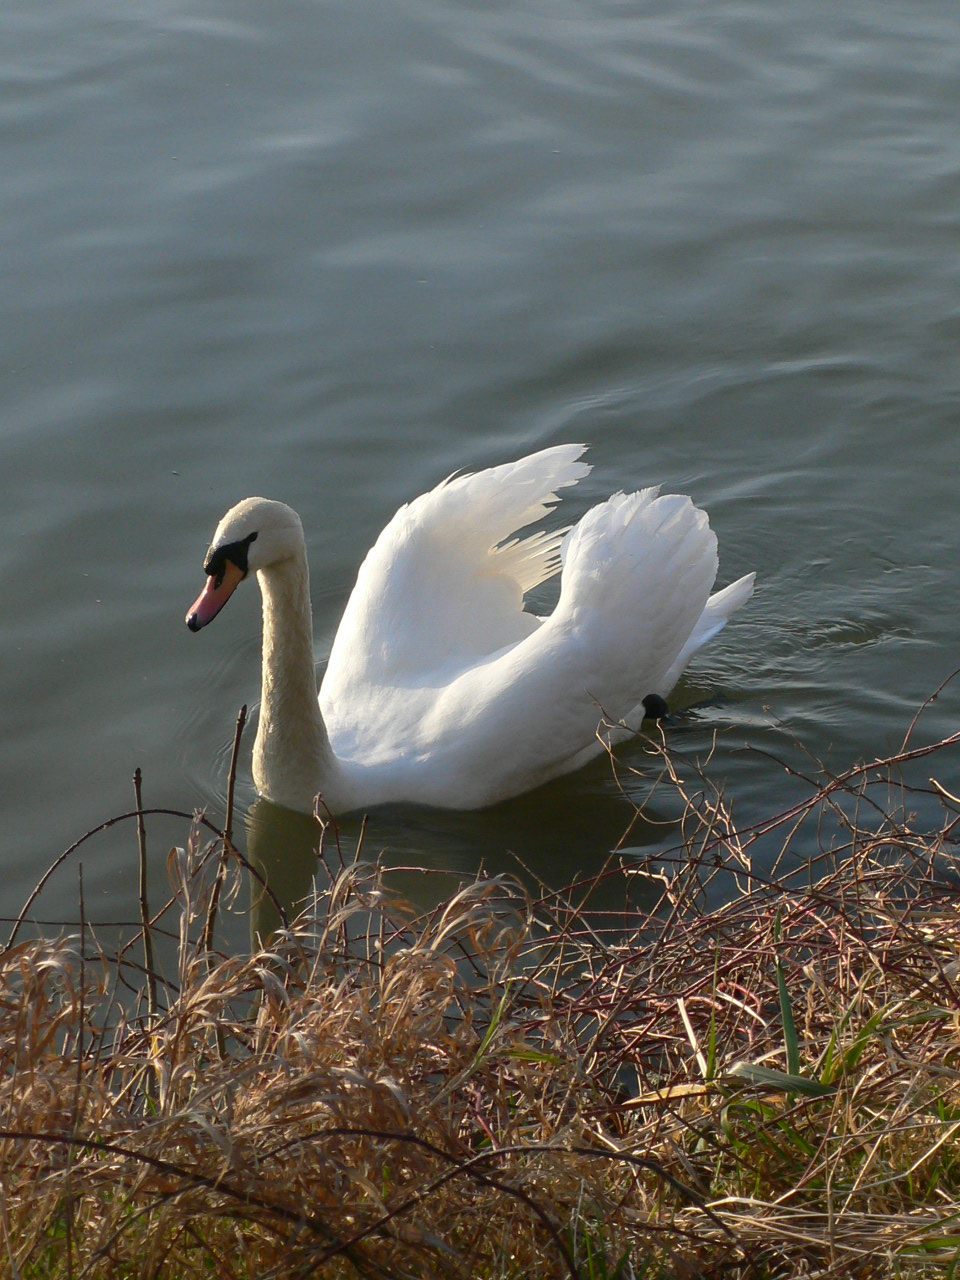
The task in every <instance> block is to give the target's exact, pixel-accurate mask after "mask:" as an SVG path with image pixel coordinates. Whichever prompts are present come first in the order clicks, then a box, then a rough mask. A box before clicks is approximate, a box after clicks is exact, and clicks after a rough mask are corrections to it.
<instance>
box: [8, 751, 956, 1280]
mask: <svg viewBox="0 0 960 1280" xmlns="http://www.w3.org/2000/svg"><path fill="white" fill-rule="evenodd" d="M955 745H956V743H955V742H954V740H948V741H947V742H946V743H944V744H937V745H936V746H932V747H930V748H924V749H923V751H924V753H925V758H924V757H922V756H918V755H917V754H916V753H917V751H918V750H920V749H918V748H914V747H912V746H911V745H910V744H909V743H907V744H905V746H904V751H903V752H902V753H901V754H900V755H899V756H896V757H893V758H891V759H890V760H886V761H882V762H878V763H876V764H873V765H870V766H860V767H859V768H858V769H856V770H852V771H851V772H850V773H849V774H847V775H844V776H843V777H842V778H836V777H827V776H823V775H822V776H821V777H820V779H819V782H818V784H817V785H816V786H813V787H812V788H811V790H810V792H809V794H808V795H807V797H806V799H804V800H803V801H798V802H797V804H796V805H794V806H792V807H791V808H790V809H789V810H788V811H787V812H785V813H782V814H779V815H777V816H776V817H775V818H773V819H771V820H770V821H769V822H766V823H763V824H758V825H756V826H754V827H752V828H749V829H742V830H738V829H737V827H736V825H735V823H734V821H733V818H732V815H731V813H730V811H729V807H728V805H727V803H726V800H725V798H724V796H723V794H722V793H721V792H720V791H719V790H717V789H714V788H711V786H710V784H709V783H708V782H707V781H706V779H705V777H704V775H703V774H702V773H700V772H699V771H698V770H696V769H694V768H693V767H692V766H691V765H690V764H680V763H678V762H677V761H675V760H674V759H673V758H671V757H670V756H669V755H668V754H667V753H666V752H665V751H661V752H660V754H659V757H658V760H659V768H660V773H661V782H660V784H659V787H660V788H661V789H662V788H664V787H668V788H669V789H670V794H671V795H673V796H676V797H678V800H679V802H680V803H679V804H678V822H677V830H678V831H679V832H680V834H681V836H682V840H681V842H680V843H678V844H677V847H676V848H675V849H674V850H672V851H666V852H660V853H658V854H657V855H655V857H654V858H653V859H652V860H650V861H649V862H648V863H646V864H643V863H640V862H638V861H636V860H635V859H634V860H631V861H630V862H629V863H626V862H625V863H624V864H623V865H620V863H619V862H616V863H615V864H614V863H611V864H610V865H609V866H608V867H607V868H606V869H605V870H604V871H603V873H602V879H603V882H604V886H605V888H606V889H607V890H609V887H610V884H611V882H614V881H618V882H619V883H620V884H621V885H622V887H623V890H624V904H625V905H624V908H623V910H622V911H618V913H617V914H616V916H615V917H614V916H612V915H605V914H604V913H603V912H601V911H599V910H596V911H594V910H591V905H590V903H591V895H592V894H593V893H594V892H595V890H596V888H597V882H596V880H594V881H589V882H588V881H584V882H583V883H581V884H578V885H575V886H571V887H569V888H568V889H567V890H565V891H564V892H562V893H554V892H548V891H546V890H540V891H537V892H532V891H531V889H530V886H529V885H528V886H527V888H526V889H522V888H521V887H520V886H519V885H518V884H515V883H512V882H509V881H506V880H503V879H480V880H478V881H477V882H475V883H472V884H467V885H464V886H462V887H460V888H459V889H458V890H457V891H456V892H455V893H454V894H453V895H452V896H450V897H448V898H446V899H445V900H444V901H443V902H442V903H441V904H440V905H439V906H437V907H436V908H435V909H434V910H432V911H429V912H422V911H417V910H416V909H414V908H413V907H411V906H409V905H407V904H405V903H403V902H402V901H400V900H398V899H397V898H396V897H395V896H394V895H393V894H392V893H391V892H390V890H389V887H388V886H389V875H388V874H387V873H384V872H383V871H381V869H380V868H379V867H377V866H374V865H370V864H368V863H364V862H362V861H354V862H350V861H349V860H348V859H344V858H343V856H342V853H341V855H340V856H339V857H338V858H337V861H336V864H335V865H332V866H328V865H327V864H326V862H324V861H323V860H322V858H321V861H320V862H319V863H318V887H317V891H316V896H315V900H314V901H313V903H312V904H311V906H310V909H309V910H308V911H306V912H304V913H303V914H302V915H300V917H299V918H298V919H296V920H295V921H294V922H293V923H292V924H291V925H290V926H289V927H288V928H285V929H284V930H283V931H281V932H280V933H278V934H277V935H276V936H275V937H274V938H273V939H272V941H271V942H270V944H269V946H267V947H265V948H263V949H261V950H258V951H255V952H254V953H252V954H246V955H238V956H232V957H231V956H226V957H224V956H218V955H216V954H215V953H214V951H213V949H212V937H211V927H210V921H211V920H212V918H213V912H212V911H211V899H212V898H213V897H214V895H217V896H218V895H219V892H220V883H221V870H220V868H221V866H222V864H221V862H220V861H219V860H218V857H217V856H214V855H217V854H218V853H219V849H220V846H217V845H216V844H215V843H208V844H205V840H206V839H207V837H206V836H205V834H204V831H205V828H204V826H203V825H202V824H201V822H200V821H199V820H198V821H195V822H194V823H193V825H192V828H191V830H190V834H189V838H188V839H187V841H186V843H185V847H184V848H183V849H179V850H174V851H173V852H172V853H171V855H170V862H169V872H170V876H171V881H172V883H173V886H174V901H175V908H174V909H175V910H176V911H177V912H178V917H179V922H180V923H179V937H178V940H177V942H176V946H175V948H174V953H173V963H174V967H175V970H176V972H175V974H174V976H172V977H168V978H167V979H166V980H161V979H160V978H159V977H158V978H157V981H158V984H159V985H158V993H157V998H156V1006H155V1007H154V1008H153V1009H151V1008H150V1007H149V1006H148V1004H147V1000H146V996H145V995H144V996H143V997H142V998H140V999H138V998H137V997H136V995H134V996H133V997H131V996H130V994H129V992H130V991H131V990H133V991H134V992H135V993H136V992H139V991H140V990H141V989H142V988H143V987H144V984H145V978H144V975H143V973H142V971H141V970H140V969H139V968H137V966H136V965H135V963H134V961H133V960H132V958H131V956H132V954H133V952H132V950H131V945H130V944H129V943H128V944H127V945H126V947H125V948H124V949H122V950H121V952H120V954H119V955H116V954H115V955H113V956H112V957H111V956H108V955H107V954H106V953H105V952H104V951H102V950H101V949H99V948H98V947H97V946H96V945H95V942H94V940H93V934H92V933H91V931H90V929H89V926H88V924H87V923H86V922H85V923H84V928H83V930H82V931H81V936H80V937H79V938H63V939H60V940H57V941H36V940H31V941H24V940H21V939H20V938H19V937H16V936H15V937H14V939H13V940H12V943H11V945H9V946H8V947H7V949H6V951H5V952H4V953H3V955H2V957H0V1274H5V1275H9V1276H11V1277H28V1276H29V1277H34V1276H36V1277H40V1276H43V1277H48V1276H49V1277H66V1276H69V1277H71V1278H72V1277H81V1276H89V1277H114V1276H138V1277H139V1276H150V1277H157V1278H158V1280H159V1278H160V1277H164V1278H167V1277H169V1278H171V1280H172V1278H179V1277H187V1276H195V1275H199V1274H210V1275H215V1276H218V1277H225V1278H231V1277H253V1276H257V1277H272V1276H275V1277H284V1278H287V1277H290V1278H293V1277H297V1276H323V1277H328V1276H329V1277H340V1276H343V1277H349V1276H361V1277H397V1278H399V1277H464V1278H467V1277H470V1278H471V1280H472V1278H474V1277H490V1278H491V1280H500V1278H503V1280H506V1278H507V1277H516V1278H518V1280H519V1278H520V1277H523V1278H524V1280H527V1278H529V1280H536V1278H538V1277H557V1276H571V1277H597V1278H599V1277H607V1278H611V1277H614V1276H619V1277H623V1278H624V1280H626V1278H627V1277H641V1276H642V1277H653V1276H664V1277H707V1276H711V1277H712V1276H716V1277H719V1276H725V1277H726V1276H733V1277H736V1276H741V1277H748V1276H749V1277H775V1276H783V1277H786V1276H795V1275H804V1276H822V1277H828V1276H829V1277H838V1278H839V1277H848V1276H855V1277H874V1276H876V1277H879V1276H908V1275H921V1274H929V1275H937V1276H941V1275H942V1276H947V1275H951V1274H960V1146H958V1136H960V977H958V974H960V912H958V908H957V901H956V888H955V884H954V882H953V881H952V880H951V876H952V873H953V870H954V860H955V844H954V832H955V828H956V825H957V823H958V822H960V816H958V813H960V803H958V802H957V801H956V800H955V799H954V797H953V790H955V789H951V788H949V787H947V786H945V785H944V784H943V783H940V782H938V783H937V784H935V785H929V784H924V785H923V786H922V787H921V788H920V789H919V790H918V791H911V790H910V787H909V786H908V785H907V782H906V781H905V779H904V777H903V776H902V775H903V770H904V768H905V766H906V764H907V763H908V762H909V761H912V760H917V759H922V760H923V763H924V764H926V765H931V766H935V765H936V763H937V762H938V761H942V762H944V764H948V763H950V762H951V761H952V760H953V754H952V748H953V747H955ZM908 804H917V805H921V806H923V807H924V808H925V809H926V810H927V811H930V812H932V808H931V806H932V805H933V804H936V805H937V806H939V819H938V820H937V821H936V822H927V823H926V824H925V825H924V824H919V823H918V822H917V820H916V819H915V818H911V816H910V812H909V811H908V808H907V805H908ZM136 812H137V814H139V815H142V814H143V813H144V811H143V809H142V806H141V805H140V804H139V803H138V807H137V811H136ZM132 816H136V815H132ZM147 816H149V811H147ZM138 821H139V819H138ZM764 845H766V848H765V852H764V858H763V859H762V860H761V859H760V857H758V854H759V851H760V850H761V848H762V847H763V846H764ZM761 865H763V866H767V867H769V866H771V865H776V866H777V872H776V875H773V876H771V875H770V874H769V873H768V874H766V875H764V874H763V873H762V872H761V870H760V869H759V868H760V866H761ZM721 881H722V882H723V883H724V884H725V885H726V892H725V893H724V894H722V895H721V894H720V893H719V887H720V884H721ZM651 886H653V887H654V888H656V890H657V892H656V893H655V894H651V893H650V892H649V890H650V888H651ZM640 887H643V888H644V889H645V891H647V892H646V905H645V906H643V907H640V906H637V905H636V901H635V900H636V897H637V893H636V890H637V889H638V888H640ZM154 919H156V917H155V918H154ZM18 927H19V926H18ZM158 963H159V961H158ZM125 993H126V994H125Z"/></svg>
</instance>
